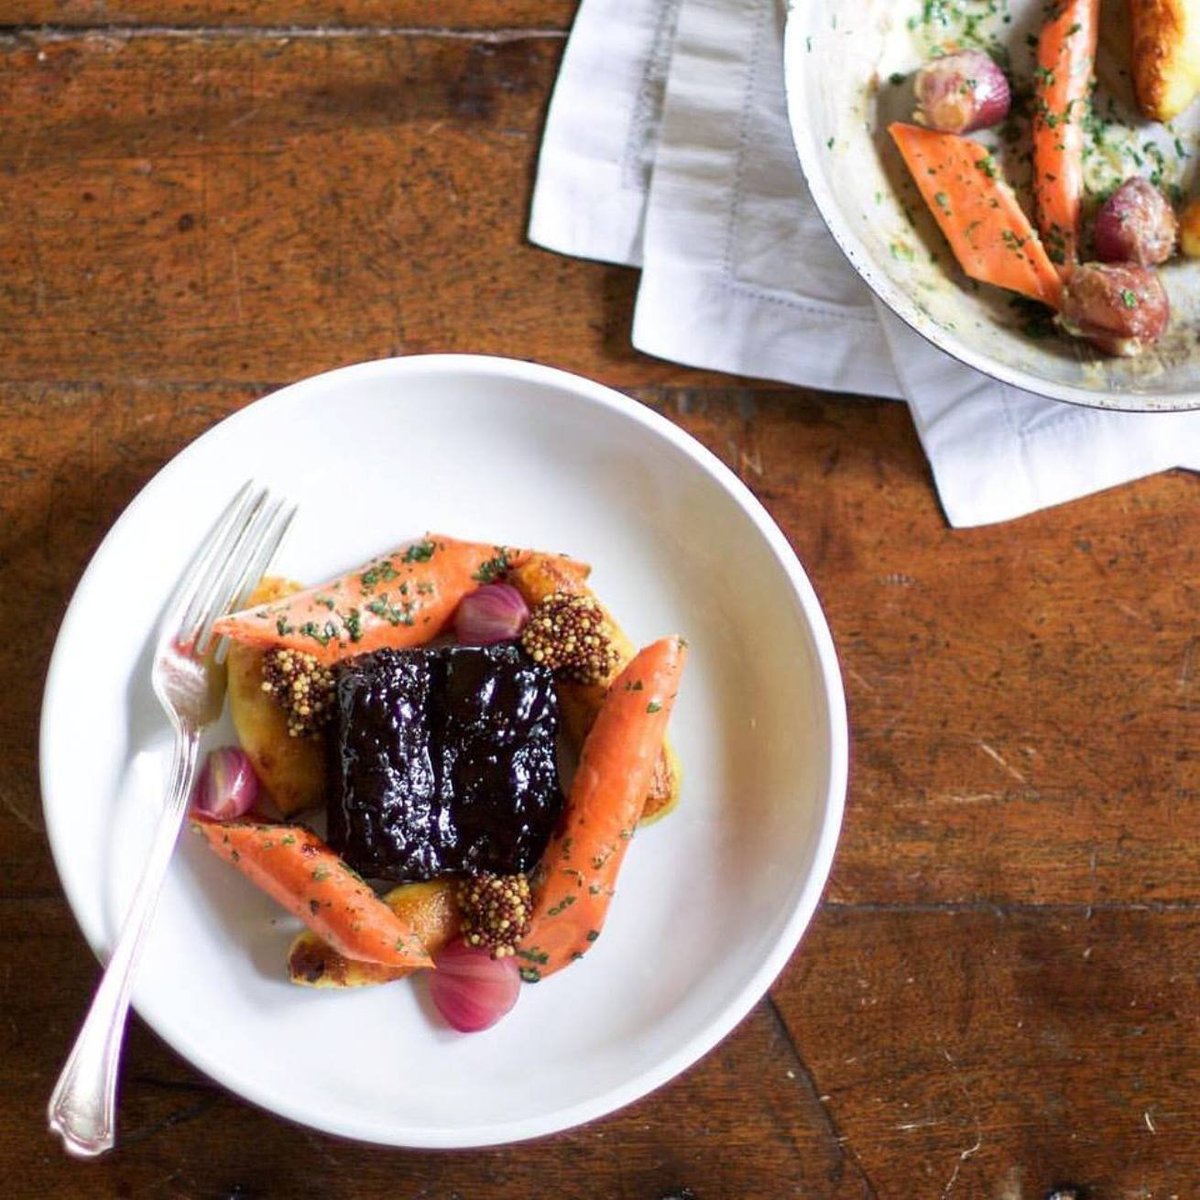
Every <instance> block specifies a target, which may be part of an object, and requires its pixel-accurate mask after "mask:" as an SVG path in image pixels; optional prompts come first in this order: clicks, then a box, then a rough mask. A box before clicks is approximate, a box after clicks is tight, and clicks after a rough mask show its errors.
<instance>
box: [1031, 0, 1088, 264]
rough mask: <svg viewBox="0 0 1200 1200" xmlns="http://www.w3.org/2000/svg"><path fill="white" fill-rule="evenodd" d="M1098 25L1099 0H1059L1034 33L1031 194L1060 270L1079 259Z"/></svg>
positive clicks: (1045, 243)
mask: <svg viewBox="0 0 1200 1200" xmlns="http://www.w3.org/2000/svg"><path fill="white" fill-rule="evenodd" d="M1099 26H1100V0H1062V3H1060V4H1059V5H1058V7H1057V8H1056V10H1055V11H1054V13H1053V15H1052V16H1051V17H1050V19H1049V20H1048V21H1047V22H1046V24H1045V25H1043V26H1042V32H1041V34H1040V36H1039V37H1038V46H1037V68H1036V70H1035V72H1034V74H1035V79H1034V106H1033V198H1034V207H1035V214H1036V217H1037V225H1038V230H1039V231H1040V232H1041V235H1042V242H1043V244H1044V245H1045V247H1046V251H1047V253H1048V254H1049V256H1050V258H1051V260H1052V261H1053V262H1054V263H1055V264H1057V265H1058V267H1059V268H1060V269H1062V270H1066V269H1069V268H1070V267H1071V266H1072V265H1073V264H1074V263H1075V262H1076V261H1077V259H1078V249H1079V247H1078V242H1079V210H1080V205H1081V203H1082V200H1083V143H1084V130H1083V122H1084V119H1085V118H1086V116H1087V108H1088V103H1089V94H1090V92H1091V87H1092V69H1093V66H1094V65H1095V61H1096V38H1097V32H1098V29H1099Z"/></svg>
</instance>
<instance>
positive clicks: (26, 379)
mask: <svg viewBox="0 0 1200 1200" xmlns="http://www.w3.org/2000/svg"><path fill="white" fill-rule="evenodd" d="M0 9H2V10H3V14H4V17H3V25H4V26H5V31H4V33H3V35H2V36H0V114H2V119H0V267H2V269H0V331H2V338H3V340H2V342H0V354H2V356H3V370H2V372H0V447H2V454H0V529H2V531H3V532H2V534H0V538H2V541H0V581H2V582H0V585H2V594H3V596H4V598H5V602H6V604H7V607H8V612H9V614H10V615H9V620H10V623H11V624H10V629H9V633H8V636H6V637H5V638H4V639H3V641H2V643H0V654H2V655H3V664H4V673H5V675H6V676H7V677H8V679H9V684H8V687H7V688H6V694H7V696H8V700H7V701H6V702H5V704H4V705H3V707H2V708H0V739H2V740H0V751H2V753H0V762H2V764H3V766H2V768H0V770H2V771H3V774H2V776H0V800H2V801H3V803H2V805H0V845H2V847H3V848H2V850H0V857H2V859H3V865H4V870H3V873H2V878H0V937H2V939H3V947H4V956H3V962H4V966H3V974H2V983H0V997H2V998H0V1012H2V1014H3V1020H2V1021H0V1062H2V1063H3V1069H2V1070H0V1168H2V1169H3V1170H2V1174H3V1177H4V1178H5V1180H6V1182H7V1189H6V1190H7V1192H8V1194H9V1195H14V1196H39V1197H41V1196H63V1197H75V1196H82V1195H89V1196H90V1195H97V1196H99V1195H105V1196H119V1197H134V1198H137V1200H143V1198H152V1197H172V1198H174V1197H235V1196H236V1197H239V1198H242V1200H250V1198H252V1197H254V1198H257V1197H268V1196H270V1197H291V1196H315V1195H329V1196H339V1197H340V1196H353V1197H401V1196H402V1197H429V1198H431V1200H451V1198H452V1197H463V1198H465V1200H475V1198H477V1197H479V1198H484V1197H487V1198H492V1197H514V1198H515V1197H521V1198H524V1197H529V1196H553V1197H559V1196H563V1197H605V1198H607V1197H620V1198H623V1200H624V1198H628V1200H660V1198H666V1197H672V1196H686V1195H693V1196H694V1197H695V1198H696V1200H719V1198H723V1197H736V1198H739V1200H754V1198H758V1197H761V1198H764V1200H767V1198H770V1200H776V1198H778V1197H781V1196H797V1197H806V1198H807V1197H820V1198H824V1197H831V1198H834V1197H835V1198H837V1200H843V1198H849V1197H870V1196H878V1197H902V1198H906V1200H907V1198H912V1200H919V1198H924V1197H931V1198H934V1200H936V1198H939V1197H949V1196H954V1197H995V1198H1004V1200H1019V1198H1030V1197H1036V1198H1041V1197H1044V1196H1045V1195H1046V1194H1047V1193H1048V1192H1050V1191H1051V1190H1052V1189H1054V1188H1055V1187H1062V1188H1064V1189H1065V1188H1066V1186H1067V1185H1072V1186H1073V1187H1075V1188H1076V1189H1078V1194H1079V1195H1081V1196H1088V1197H1091V1198H1092V1200H1108V1198H1113V1200H1116V1198H1117V1197H1121V1198H1126V1197H1142V1198H1146V1200H1150V1198H1154V1200H1166V1198H1167V1197H1169V1196H1180V1197H1186V1196H1189V1195H1196V1194H1197V1186H1198V1183H1200V1139H1197V1137H1196V1126H1197V1121H1198V1119H1200V1102H1198V1100H1197V1096H1198V1094H1200V1091H1198V1089H1200V1037H1198V1036H1197V1025H1196V1017H1197V1011H1198V1000H1200V985H1198V981H1197V968H1198V966H1200V919H1198V913H1197V898H1198V897H1200V865H1198V863H1197V855H1196V853H1195V850H1194V841H1195V835H1196V830H1197V821H1198V817H1200V777H1198V773H1197V772H1198V759H1200V719H1198V718H1200V709H1198V705H1200V639H1198V636H1197V629H1196V624H1195V616H1196V612H1197V598H1198V597H1197V588H1198V583H1197V580H1198V576H1197V563H1196V547H1197V543H1198V541H1200V506H1198V503H1197V502H1198V500H1200V491H1198V488H1200V483H1198V481H1197V478H1196V477H1195V476H1194V475H1189V474H1182V473H1171V474H1167V475H1162V476H1159V477H1156V478H1153V479H1149V480H1145V481H1143V482H1140V483H1136V484H1132V485H1130V486H1127V487H1123V488H1119V489H1116V490H1113V491H1110V492H1108V493H1106V494H1103V495H1099V496H1095V497H1093V498H1090V499H1086V500H1082V501H1079V502H1077V503H1074V504H1070V505H1066V506H1064V507H1061V508H1057V509H1054V510H1053V511H1050V512H1046V513H1041V514H1038V515H1035V516H1031V517H1028V518H1026V519H1024V520H1021V521H1017V522H1014V523H1011V524H1008V525H1002V526H999V527H993V528H985V529H978V530H970V531H962V532H956V531H953V530H951V529H949V528H947V525H946V523H945V521H944V519H943V517H942V514H941V512H940V510H939V508H938V504H937V500H936V497H935V494H934V491H933V488H932V485H931V481H930V474H929V470H928V467H927V465H926V462H925V459H924V457H923V455H922V453H921V450H920V447H919V445H918V443H917V440H916V438H915V436H914V433H913V428H912V425H911V423H910V420H909V417H908V414H907V412H906V410H905V408H904V407H903V406H902V405H898V404H895V403H891V402H886V401H879V400H872V399H869V398H851V397H843V396H833V395H822V394H818V393H815V392H809V391H804V390H802V389H796V388H786V387H781V386H778V385H774V384H766V383H761V382H755V381H753V380H748V379H734V378H729V377H723V376H719V375H715V374H711V373H702V372H697V371H692V370H687V369H685V368H682V367H678V366H674V365H672V364H669V363H664V362H658V361H654V360H651V359H649V358H645V357H642V356H640V355H638V354H636V353H634V352H633V351H632V350H631V349H630V345H629V326H630V317H631V311H632V305H633V299H634V294H635V289H636V285H637V277H636V274H635V273H633V272H631V271H628V270H623V269H617V268H613V267H608V266H603V265H599V264H595V263H587V262H580V261H574V260H571V259H567V258H562V257H558V256H555V255H552V254H549V253H546V252H544V251H541V250H538V249H536V248H534V247H532V246H530V245H529V244H528V243H527V242H526V240H525V238H524V229H525V224H526V219H527V211H528V205H529V197H530V187H531V181H532V178H533V171H534V165H535V161H536V156H537V148H538V141H539V135H540V130H541V126H542V120H543V116H544V112H545V106H546V101H547V97H548V95H549V92H550V89H551V86H552V83H553V81H554V77H555V71H556V67H557V64H558V61H559V57H560V54H561V52H562V49H563V45H564V38H565V32H566V30H567V28H568V27H569V23H570V20H571V16H572V12H573V5H572V4H571V3H570V2H569V0H509V2H507V3H505V2H503V0H442V2H441V3H439V4H437V5H428V4H422V3H417V2H415V0H333V2H326V3H324V4H321V3H317V2H316V0H210V2H208V3H200V2H198V0H5V2H4V3H3V4H2V5H0ZM431 11H432V12H434V14H435V15H433V16H432V17H431V15H430V14H431ZM453 350H460V351H482V352H488V353H497V354H507V355H512V356H516V357H521V358H529V359H535V360H538V361H541V362H545V363H549V364H552V365H555V366H559V367H564V368H567V369H569V370H572V371H577V372H580V373H583V374H585V375H589V376H592V377H594V378H596V379H599V380H601V381H603V382H605V383H608V384H611V385H613V386H615V387H617V388H620V389H622V390H624V391H626V392H628V393H629V394H631V395H633V396H635V397H636V398H637V399H639V400H640V401H642V402H644V403H646V404H648V405H650V406H652V407H653V408H655V409H657V410H659V411H660V412H663V413H665V414H666V415H667V416H668V417H670V418H671V419H672V420H674V421H676V422H678V423H679V424H680V425H681V426H682V427H683V428H685V429H687V430H688V431H689V432H691V433H693V434H695V435H696V436H697V437H698V438H699V439H700V440H701V441H703V442H704V443H705V444H706V445H707V446H709V447H710V448H711V449H712V450H713V451H715V452H716V453H717V454H718V455H720V456H721V458H723V459H724V460H725V461H726V462H727V463H728V464H729V465H730V466H731V467H733V468H734V469H735V470H736V471H737V472H738V473H739V474H740V475H741V477H742V478H743V479H744V480H745V481H746V482H747V483H748V484H749V485H750V487H751V488H753V490H754V491H755V492H756V493H757V495H758V496H759V497H760V498H761V499H762V501H763V502H764V503H765V504H766V506H767V507H768V508H769V510H770V511H771V513H772V514H773V515H774V517H775V518H776V520H777V521H778V522H779V523H780V525H781V526H782V528H783V529H784V531H785V533H786V534H787V536H788V537H789V539H790V540H791V542H792V544H793V545H794V546H795V548H796V551H797V553H798V554H799V556H800V558H801V560H802V561H803V562H804V564H805V566H806V567H807V569H808V571H809V573H810V575H811V577H812V579H813V581H814V583H815V586H816V588H817V591H818V593H819V594H820V596H821V597H822V599H823V602H824V604H825V606H826V611H827V613H828V617H829V620H830V623H831V626H832V629H833V634H834V638H835V640H836V642H837V645H838V648H839V651H840V654H841V658H842V664H843V668H844V672H845V679H846V684H847V689H848V697H849V709H850V718H851V725H852V731H853V732H852V737H853V742H852V772H851V781H850V792H849V801H848V811H847V818H846V824H845V831H844V834H843V837H842V842H841V846H840V850H839V854H838V858H837V862H836V865H835V867H834V871H833V876H832V879H831V881H830V883H829V887H828V889H827V894H826V898H825V901H824V904H823V906H822V907H821V909H820V911H819V913H818V915H817V917H816V919H815V921H814V922H813V925H812V927H811V929H810V931H809V932H808V934H807V936H806V937H805V939H804V941H803V943H802V945H801V947H800V949H799V951H798V952H797V954H796V955H795V957H794V958H793V960H792V962H791V964H790V965H789V966H788V968H787V969H786V970H785V971H784V973H783V975H782V976H781V977H780V979H779V980H778V982H777V983H776V984H775V986H774V987H773V988H772V990H771V993H770V995H769V996H768V997H766V998H764V999H763V1001H762V1002H761V1003H760V1004H759V1005H758V1006H757V1007H756V1008H755V1010H754V1011H753V1013H752V1014H751V1015H750V1016H749V1017H748V1018H747V1019H746V1021H745V1022H744V1023H743V1025H742V1026H741V1027H740V1028H739V1029H738V1030H737V1031H736V1032H735V1033H734V1034H733V1035H732V1036H731V1037H729V1039H728V1040H727V1041H726V1042H725V1043H724V1044H722V1045H721V1046H720V1047H719V1048H717V1049H716V1050H714V1051H713V1052H712V1053H711V1054H709V1055H708V1056H707V1058H705V1059H704V1060H703V1061H702V1062H701V1063H699V1064H698V1065H697V1066H696V1067H695V1068H694V1069H692V1070H691V1071H689V1072H687V1073H686V1074H685V1075H684V1076H683V1077H682V1078H680V1079H678V1080H676V1081H675V1082H673V1083H672V1084H670V1085H668V1086H667V1087H664V1088H663V1089H662V1090H661V1091H659V1092H658V1093H657V1094H655V1095H652V1096H651V1097H649V1098H647V1099H645V1100H643V1101H641V1102H639V1103H636V1104H634V1105H632V1106H631V1107H629V1108H628V1109H626V1110H625V1111H622V1112H620V1113H618V1114H616V1115H614V1116H612V1117H610V1118H608V1119H606V1120H602V1121H598V1122H596V1123H595V1124H593V1125H591V1126H589V1127H586V1128H583V1129H579V1130H576V1131H574V1132H571V1133H567V1134H562V1135H558V1136H554V1137H550V1138H547V1139H544V1140H542V1141H539V1142H535V1143H531V1144H525V1145H519V1146H514V1147H510V1148H506V1149H492V1150H483V1151H476V1152H469V1153H410V1152H402V1151H394V1150H381V1149H376V1148H371V1147H366V1146H360V1145H355V1144H349V1143H347V1142H344V1141H340V1140H337V1139H334V1138H331V1137H327V1136H323V1135H320V1134H316V1133H312V1132H309V1131H307V1130H304V1129H300V1128H295V1127H293V1126H290V1125H288V1124H286V1123H284V1122H282V1121H280V1120H278V1119H276V1118H274V1117H271V1116H269V1115H267V1114H264V1113H261V1112H258V1111H256V1110H254V1109H252V1108H250V1107H249V1106H247V1105H246V1104H244V1103H242V1102H241V1101H239V1100H238V1099H236V1098H234V1097H232V1096H230V1095H228V1094H226V1093H225V1092H224V1091H223V1090H222V1089H221V1088H219V1087H216V1086H214V1085H212V1084H211V1083H210V1082H208V1081H207V1080H206V1079H204V1078H203V1077H202V1076H201V1075H199V1074H198V1073H197V1072H196V1071H195V1070H193V1069H192V1068H191V1067H190V1066H189V1065H187V1064H186V1063H185V1062H183V1061H181V1060H180V1059H179V1058H177V1057H176V1056H175V1055H174V1054H173V1053H172V1052H170V1051H168V1050H167V1049H166V1048H165V1047H164V1046H163V1045H162V1044H161V1043H160V1042H159V1041H158V1040H157V1039H156V1038H155V1036H154V1035H153V1034H151V1033H150V1032H149V1031H148V1030H147V1029H146V1028H145V1027H144V1026H143V1025H141V1024H140V1022H138V1021H136V1020H135V1021H133V1023H132V1025H131V1032H130V1037H129V1041H128V1047H127V1057H126V1062H125V1073H124V1084H123V1096H122V1101H121V1132H122V1136H121V1145H120V1148H119V1150H118V1151H117V1152H116V1153H115V1154H114V1155H112V1156H110V1157H109V1158H107V1159H106V1160H104V1161H102V1162H99V1163H94V1164H90V1165H82V1164H78V1163H75V1162H71V1161H69V1160H67V1159H66V1158H65V1157H64V1155H63V1154H62V1153H61V1151H60V1150H59V1148H58V1146H57V1144H56V1143H55V1142H54V1141H53V1140H52V1139H51V1137H50V1136H49V1135H48V1134H47V1133H46V1131H45V1125H44V1118H43V1109H44V1104H45V1101H46V1097H47V1094H48V1092H49V1090H50V1087H51V1084H52V1082H53V1079H54V1077H55V1075H56V1073H57V1071H58V1068H59V1066H60V1063H61V1060H62V1057H63V1054H64V1051H65V1049H66V1048H67V1046H68V1044H69V1042H70V1040H71V1038H72V1037H73V1035H74V1032H75V1029H76V1026H77V1023H78V1021H79V1020H80V1018H81V1015H82V1013H83V1011H84V1009H85V1007H86V1004H87V1002H88V998H89V996H90V993H91V990H92V987H93V986H94V983H95V980H96V977H97V969H96V966H95V963H94V961H93V960H92V958H91V955H90V954H89V953H88V951H87V948H86V947H85V945H84V943H83V940H82V939H81V937H80V935H79V933H78V931H77V929H76V926H75V923H74V920H73V919H72V917H71V914H70V913H69V911H68V909H67V906H66V903H65V901H64V899H63V897H62V894H61V892H60V890H59V885H58V881H57V878H56V876H55V872H54V868H53V865H52V863H51V859H50V855H49V852H48V849H47V845H46V839H45V836H44V832H43V822H42V817H41V811H40V805H39V794H38V782H37V773H36V769H37V749H36V747H37V721H38V712H39V705H40V698H41V689H42V681H43V675H44V671H45V667H46V663H47V659H48V656H49V653H50V650H51V646H52V643H53V639H54V635H55V631H56V628H57V625H58V621H59V618H60V616H61V614H62V612H63V609H64V606H65V605H66V603H67V601H68V599H69V597H70V595H71V592H72V589H73V588H74V586H75V584H76V581H77V580H78V578H79V575H80V572H81V571H82V570H83V568H84V566H85V564H86V563H87V561H88V559H89V557H90V555H91V554H92V552H93V551H94V549H95V547H96V545H97V543H98V542H99V540H100V538H101V537H102V535H103V534H104V532H105V531H106V529H107V528H108V527H109V525H110V523H111V522H112V521H113V520H114V519H115V517H116V516H117V515H118V514H119V513H120V512H121V510H122V509H123V508H124V506H125V505H126V504H127V503H128V502H129V501H130V499H131V498H132V497H133V496H134V495H135V494H136V493H137V491H138V490H139V489H140V488H141V487H142V485H143V484H144V483H145V482H146V481H147V480H148V479H149V478H150V476H151V475H152V474H153V473H154V472H156V471H157V470H158V469H159V468H160V467H161V466H162V465H163V464H164V463H165V462H166V461H167V460H168V459H170V458H171V457H172V456H173V455H174V454H175V453H176V452H177V451H179V450H180V449H181V448H182V447H184V446H185V445H187V444H188V442H189V441H191V440H192V439H193V438H194V437H195V436H196V435H197V434H199V433H201V432H202V431H203V430H205V429H207V428H208V427H209V426H210V425H212V424H213V423H214V422H215V421H217V420H218V419H219V418H221V417H223V416H225V415H226V414H227V413H230V412H232V411H234V410H235V409H238V408H240V407H241V406H243V405H245V404H248V403H249V402H251V401H252V400H254V399H255V398H256V397H259V396H261V395H263V394H265V393H267V392H269V391H271V390H272V389H274V388H276V387H277V386H279V385H281V384H284V383H287V382H290V381H292V380H295V379H298V378H301V377H303V376H306V375H309V374H312V373H315V372H318V371H321V370H324V369H326V368H329V367H333V366H335V365H339V364H343V363H348V362H352V361H356V360H361V359H368V358H375V357H380V356H384V355H391V354H412V353H420V352H426V351H453ZM81 682H82V685H83V686H86V680H83V681H81Z"/></svg>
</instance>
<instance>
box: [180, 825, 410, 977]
mask: <svg viewBox="0 0 1200 1200" xmlns="http://www.w3.org/2000/svg"><path fill="white" fill-rule="evenodd" d="M191 823H192V828H193V829H194V830H195V831H196V832H197V833H199V834H200V835H201V836H202V837H203V838H204V840H205V841H206V842H207V843H208V846H209V848H210V849H212V850H214V851H215V852H216V853H217V854H219V855H220V856H221V857H222V858H223V859H225V861H226V862H230V863H232V864H233V865H234V866H235V867H237V869H238V870H239V871H241V873H242V874H243V875H245V876H246V878H247V879H249V880H250V882H251V883H254V884H256V885H257V886H258V887H260V888H261V889H262V890H263V891H264V892H266V893H267V895H268V896H270V897H271V898H272V899H273V900H275V901H277V902H278V903H279V904H281V905H283V907H284V908H286V909H287V910H288V912H290V913H291V914H292V915H293V916H296V917H299V918H300V920H302V921H303V922H304V923H305V924H306V925H307V926H308V927H309V928H310V929H311V930H313V932H314V933H318V934H320V936H321V937H322V938H324V939H325V941H326V942H327V943H328V944H329V945H330V946H332V947H333V949H334V950H336V951H337V952H338V953H339V954H342V955H344V956H345V957H346V958H352V959H357V960H361V961H362V962H371V963H383V964H384V965H386V966H390V967H409V968H413V969H416V968H418V967H430V966H432V965H433V961H432V959H431V958H430V957H429V955H428V953H427V952H426V950H425V947H424V945H423V944H422V942H421V939H420V937H419V936H418V935H417V933H416V932H415V931H414V930H413V928H412V927H411V926H410V925H409V924H408V923H407V922H406V921H403V920H401V919H400V917H398V916H397V915H396V913H395V912H393V911H392V909H391V908H389V907H388V906H387V905H386V904H385V903H384V902H383V901H382V900H380V899H379V897H378V896H376V895H375V893H374V892H373V891H372V890H371V888H370V887H369V886H368V885H367V884H366V883H365V882H364V881H363V880H362V878H361V877H360V876H359V875H358V873H357V872H356V871H354V870H352V869H351V868H350V867H349V866H347V865H346V863H344V862H343V861H342V859H341V858H339V857H338V855H336V854H335V853H334V852H333V851H332V850H330V848H329V847H328V846H326V845H325V843H324V842H323V841H321V839H320V838H319V837H317V835H316V834H315V833H313V832H312V831H311V830H308V829H305V828H304V826H302V825H269V824H263V823H261V822H258V821H214V820H211V819H210V818H208V817H204V816H202V815H201V814H199V813H192V814H191Z"/></svg>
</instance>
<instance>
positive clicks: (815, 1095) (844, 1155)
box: [765, 992, 879, 1200]
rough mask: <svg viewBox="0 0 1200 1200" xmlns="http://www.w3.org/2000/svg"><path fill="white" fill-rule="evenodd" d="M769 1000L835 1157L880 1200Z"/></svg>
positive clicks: (866, 1195)
mask: <svg viewBox="0 0 1200 1200" xmlns="http://www.w3.org/2000/svg"><path fill="white" fill-rule="evenodd" d="M765 999H766V1008H767V1011H768V1013H770V1015H771V1020H772V1021H773V1022H774V1023H775V1029H776V1032H777V1034H778V1036H779V1037H780V1038H782V1040H783V1042H784V1044H785V1045H786V1046H787V1048H788V1050H790V1051H791V1056H792V1062H793V1063H794V1064H795V1073H796V1079H797V1082H798V1083H799V1084H800V1085H801V1086H802V1087H803V1088H805V1089H806V1090H807V1091H808V1092H809V1094H810V1095H811V1097H812V1100H813V1103H814V1104H815V1105H816V1106H817V1110H818V1111H819V1112H820V1114H821V1123H822V1125H823V1126H824V1127H825V1132H826V1134H827V1135H828V1137H829V1140H830V1142H831V1143H832V1145H833V1147H834V1153H835V1154H836V1156H837V1158H838V1160H839V1161H840V1162H844V1163H848V1164H849V1165H850V1166H851V1167H852V1168H853V1169H854V1172H855V1174H856V1175H857V1176H858V1178H859V1180H860V1182H861V1183H862V1186H863V1200H878V1196H879V1193H878V1192H877V1191H876V1189H875V1185H874V1183H872V1182H871V1177H870V1175H868V1174H867V1170H866V1168H865V1167H864V1166H863V1164H862V1160H861V1159H860V1158H859V1157H858V1153H857V1152H856V1151H855V1149H854V1147H853V1146H852V1145H851V1144H850V1139H849V1138H848V1137H846V1135H845V1134H843V1133H842V1131H841V1128H840V1127H839V1125H838V1123H837V1119H836V1118H835V1117H834V1115H833V1113H832V1112H831V1111H830V1109H829V1105H828V1104H827V1102H826V1101H827V1099H828V1097H826V1096H824V1095H823V1094H822V1092H821V1090H820V1088H819V1087H818V1086H817V1081H816V1079H815V1078H814V1077H813V1073H812V1071H811V1070H810V1069H809V1066H808V1064H807V1063H806V1062H805V1060H804V1056H803V1055H802V1054H801V1053H800V1047H799V1046H798V1045H797V1044H796V1039H795V1038H794V1037H792V1031H791V1029H790V1028H789V1027H788V1023H787V1022H786V1021H785V1020H784V1019H783V1013H782V1012H780V1010H779V1005H778V1004H776V1003H775V997H774V996H773V995H771V993H770V992H768V993H767V995H766V998H765Z"/></svg>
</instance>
